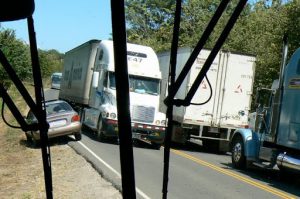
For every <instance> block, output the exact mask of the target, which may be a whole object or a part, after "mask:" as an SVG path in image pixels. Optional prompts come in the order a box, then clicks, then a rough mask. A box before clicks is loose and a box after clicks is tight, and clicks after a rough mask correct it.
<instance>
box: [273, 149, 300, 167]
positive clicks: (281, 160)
mask: <svg viewBox="0 0 300 199" xmlns="http://www.w3.org/2000/svg"><path fill="white" fill-rule="evenodd" d="M276 163H277V166H278V168H279V169H281V168H283V169H288V170H291V171H296V172H300V158H299V157H298V158H295V157H292V156H290V155H287V154H286V153H280V154H279V155H278V156H277V161H276Z"/></svg>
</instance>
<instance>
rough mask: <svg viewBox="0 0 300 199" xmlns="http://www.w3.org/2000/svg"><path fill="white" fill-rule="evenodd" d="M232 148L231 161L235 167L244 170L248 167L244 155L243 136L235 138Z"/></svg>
mask: <svg viewBox="0 0 300 199" xmlns="http://www.w3.org/2000/svg"><path fill="white" fill-rule="evenodd" d="M231 146H232V147H231V160H232V165H233V167H235V168H238V169H244V168H245V167H246V157H245V155H244V151H245V149H244V142H243V139H242V138H241V136H237V137H235V138H234V139H233V141H232V145H231Z"/></svg>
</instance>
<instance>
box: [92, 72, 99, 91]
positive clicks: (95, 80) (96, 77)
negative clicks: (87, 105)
mask: <svg viewBox="0 0 300 199" xmlns="http://www.w3.org/2000/svg"><path fill="white" fill-rule="evenodd" d="M98 81H99V72H98V71H94V72H93V82H92V87H93V88H97V87H98Z"/></svg>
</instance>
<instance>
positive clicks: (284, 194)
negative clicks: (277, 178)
mask: <svg viewBox="0 0 300 199" xmlns="http://www.w3.org/2000/svg"><path fill="white" fill-rule="evenodd" d="M171 151H172V152H173V153H175V154H177V155H179V156H182V157H184V158H187V159H189V160H192V161H193V162H196V163H197V164H200V165H202V166H206V167H209V168H211V169H213V170H215V171H218V172H220V173H223V174H225V175H228V176H230V177H233V178H235V179H238V180H239V181H243V182H245V183H247V184H250V185H252V186H255V187H257V188H259V189H262V190H264V191H267V192H269V193H272V194H274V195H276V196H279V197H281V198H289V199H294V198H295V197H293V196H291V195H288V194H286V193H284V192H281V191H279V190H277V189H274V188H272V187H269V186H266V185H263V184H261V183H258V182H255V181H253V180H250V179H249V178H246V177H243V176H241V175H238V174H236V173H234V172H232V171H228V170H226V169H222V168H220V167H218V166H216V165H213V164H210V163H208V162H205V161H203V160H200V159H198V158H195V157H193V156H191V155H189V154H186V153H183V152H181V151H178V150H174V149H171Z"/></svg>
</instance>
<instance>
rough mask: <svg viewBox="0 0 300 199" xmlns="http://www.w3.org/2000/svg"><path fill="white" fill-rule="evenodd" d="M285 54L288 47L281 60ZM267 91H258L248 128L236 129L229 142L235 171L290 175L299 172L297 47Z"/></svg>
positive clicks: (299, 63)
mask: <svg viewBox="0 0 300 199" xmlns="http://www.w3.org/2000/svg"><path fill="white" fill-rule="evenodd" d="M286 55H287V45H286V46H285V47H284V51H283V57H286ZM285 60H286V58H284V59H283V61H282V63H283V64H282V67H281V71H280V77H279V79H278V80H275V81H274V82H273V85H272V87H271V88H270V89H266V88H261V89H258V92H257V96H256V107H257V108H256V112H255V113H253V114H252V116H251V117H250V124H251V125H250V126H251V128H249V129H237V130H236V131H235V132H234V134H233V136H232V139H231V141H230V147H231V152H232V164H233V167H235V168H239V169H242V168H247V166H250V165H255V166H259V167H262V168H271V169H272V168H276V167H278V168H279V169H280V171H284V173H285V172H288V173H291V172H292V173H293V172H299V171H300V117H299V114H300V48H299V49H298V50H296V51H295V52H294V54H293V55H292V56H291V58H290V60H289V63H288V64H285Z"/></svg>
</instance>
